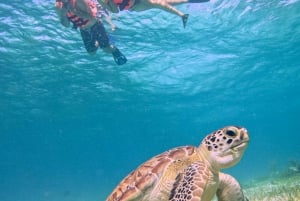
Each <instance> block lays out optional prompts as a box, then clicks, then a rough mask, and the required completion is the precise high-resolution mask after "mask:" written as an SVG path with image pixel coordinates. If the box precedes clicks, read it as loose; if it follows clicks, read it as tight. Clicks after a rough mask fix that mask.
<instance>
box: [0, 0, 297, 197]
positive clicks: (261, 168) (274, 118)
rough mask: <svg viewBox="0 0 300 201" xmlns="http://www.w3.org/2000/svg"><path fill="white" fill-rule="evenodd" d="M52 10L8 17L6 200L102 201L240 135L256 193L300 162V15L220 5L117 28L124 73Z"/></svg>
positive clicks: (290, 9)
mask: <svg viewBox="0 0 300 201" xmlns="http://www.w3.org/2000/svg"><path fill="white" fill-rule="evenodd" d="M53 5H54V2H51V1H41V0H32V1H25V2H24V1H23V2H22V3H20V2H19V1H16V0H12V1H9V2H8V3H3V2H1V3H0V19H1V20H0V27H1V31H0V54H1V56H0V178H1V182H0V200H1V201H21V200H22V201H37V200H39V201H58V200H59V201H69V200H70V201H94V200H95V201H96V200H97V201H101V200H105V198H106V196H107V195H108V194H109V193H110V192H111V191H112V190H113V188H114V187H115V185H116V184H117V183H118V182H119V181H120V180H121V179H122V178H123V177H124V176H125V175H127V174H128V173H129V172H130V171H131V170H133V169H134V168H135V167H136V166H137V165H139V164H140V163H142V162H143V161H145V160H147V159H149V158H150V157H152V156H153V155H156V154H158V153H161V152H163V151H165V150H167V149H170V148H172V147H175V146H181V145H187V144H192V145H195V146H197V145H198V144H199V143H200V141H201V140H202V138H203V137H204V136H205V135H206V134H208V133H210V132H212V131H214V130H216V129H218V128H220V127H223V126H226V125H231V124H233V125H241V126H245V127H246V128H247V129H248V130H249V132H250V134H251V143H250V145H249V148H248V150H247V152H246V154H245V156H244V158H243V159H242V161H241V162H240V163H239V164H238V165H237V166H235V167H233V168H231V169H230V170H228V171H227V172H229V173H231V174H232V175H234V176H235V177H236V178H238V179H239V180H240V181H242V182H245V183H246V182H247V181H249V180H252V179H254V178H257V177H261V176H266V175H269V174H270V172H271V171H276V170H278V169H281V168H285V167H286V166H288V161H289V160H298V161H299V160H300V146H299V141H300V135H299V125H300V124H299V123H300V117H299V116H300V91H299V89H300V59H299V58H300V14H299V13H300V1H299V0H282V1H275V0H273V1H266V0H256V1H255V0H248V1H237V0H225V1H221V0H215V1H212V2H210V3H206V4H193V5H191V4H186V5H180V6H177V8H179V9H180V10H182V11H183V12H186V13H189V14H190V19H189V21H188V24H187V27H186V29H183V27H182V24H181V20H180V18H179V17H176V16H173V15H171V14H168V13H165V12H162V11H160V10H150V11H145V12H140V13H136V12H122V13H120V14H119V15H115V16H113V21H114V22H115V23H116V24H117V26H118V29H117V30H116V31H115V32H111V31H109V29H108V31H109V33H110V34H111V40H112V41H113V42H114V43H115V44H116V46H117V47H118V48H119V49H120V50H121V51H122V52H123V53H124V54H125V55H126V56H127V58H128V63H127V64H126V65H124V66H117V65H115V64H114V62H113V60H112V58H111V56H110V55H105V54H104V53H102V52H101V51H99V52H98V53H97V55H95V56H89V55H88V54H87V53H86V52H85V49H84V48H83V45H82V41H81V38H80V34H79V32H76V31H74V30H72V29H66V28H63V27H62V25H60V24H59V22H58V19H57V18H56V15H55V12H54V7H53Z"/></svg>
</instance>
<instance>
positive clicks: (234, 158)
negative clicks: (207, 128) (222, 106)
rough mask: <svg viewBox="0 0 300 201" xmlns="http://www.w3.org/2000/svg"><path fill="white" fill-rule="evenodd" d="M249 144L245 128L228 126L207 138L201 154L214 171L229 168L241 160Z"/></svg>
mask: <svg viewBox="0 0 300 201" xmlns="http://www.w3.org/2000/svg"><path fill="white" fill-rule="evenodd" d="M248 142H249V135H248V132H247V130H246V129H245V128H242V127H238V126H227V127H224V128H222V129H219V130H217V131H215V132H213V133H211V134H209V135H208V136H206V137H205V138H204V140H203V141H202V143H201V145H200V153H202V154H204V157H205V158H206V159H207V160H208V161H209V163H210V165H211V166H212V167H213V168H214V169H223V168H228V167H231V166H233V165H235V164H236V163H238V162H239V161H240V160H241V158H242V156H243V154H244V152H245V150H246V148H247V146H248Z"/></svg>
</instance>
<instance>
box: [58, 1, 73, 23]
mask: <svg viewBox="0 0 300 201" xmlns="http://www.w3.org/2000/svg"><path fill="white" fill-rule="evenodd" d="M55 10H56V13H57V15H58V17H59V21H60V23H61V24H62V25H63V26H65V27H69V26H70V21H69V19H68V18H67V9H66V8H65V7H64V6H63V2H62V1H61V0H56V3H55Z"/></svg>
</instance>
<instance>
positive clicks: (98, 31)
mask: <svg viewBox="0 0 300 201" xmlns="http://www.w3.org/2000/svg"><path fill="white" fill-rule="evenodd" d="M80 33H81V37H82V40H83V43H84V47H85V49H86V51H87V52H90V53H92V52H95V51H96V50H97V49H98V47H97V46H96V41H97V42H98V43H99V46H100V48H106V47H108V46H109V45H110V43H109V38H108V36H107V34H106V31H105V28H104V26H103V24H102V23H101V22H100V21H97V22H96V23H95V24H94V25H93V26H92V27H90V28H89V29H80Z"/></svg>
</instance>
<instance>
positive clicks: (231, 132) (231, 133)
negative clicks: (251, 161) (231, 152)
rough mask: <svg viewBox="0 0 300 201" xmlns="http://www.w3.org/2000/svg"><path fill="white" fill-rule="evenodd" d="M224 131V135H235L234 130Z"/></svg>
mask: <svg viewBox="0 0 300 201" xmlns="http://www.w3.org/2000/svg"><path fill="white" fill-rule="evenodd" d="M225 133H226V135H228V136H230V137H234V136H236V132H234V131H233V130H227V131H226V132H225Z"/></svg>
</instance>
